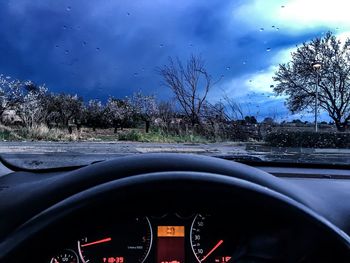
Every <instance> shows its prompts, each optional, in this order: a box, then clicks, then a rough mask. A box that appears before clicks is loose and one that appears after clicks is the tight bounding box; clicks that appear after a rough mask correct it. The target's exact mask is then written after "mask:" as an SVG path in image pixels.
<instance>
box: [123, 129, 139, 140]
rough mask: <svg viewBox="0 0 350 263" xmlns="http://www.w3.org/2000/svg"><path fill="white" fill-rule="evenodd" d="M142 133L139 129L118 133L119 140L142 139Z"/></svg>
mask: <svg viewBox="0 0 350 263" xmlns="http://www.w3.org/2000/svg"><path fill="white" fill-rule="evenodd" d="M141 139H142V134H141V133H140V132H139V131H135V130H131V131H126V132H121V133H119V134H118V140H119V141H136V142H137V141H141Z"/></svg>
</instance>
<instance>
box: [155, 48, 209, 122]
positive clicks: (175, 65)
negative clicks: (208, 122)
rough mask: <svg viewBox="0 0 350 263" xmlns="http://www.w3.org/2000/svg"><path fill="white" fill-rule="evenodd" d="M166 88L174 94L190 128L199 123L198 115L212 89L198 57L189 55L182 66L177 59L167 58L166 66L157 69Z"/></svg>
mask: <svg viewBox="0 0 350 263" xmlns="http://www.w3.org/2000/svg"><path fill="white" fill-rule="evenodd" d="M158 73H159V74H160V76H161V77H162V78H163V81H164V83H165V85H166V86H168V87H169V88H170V89H171V90H172V91H173V93H174V95H175V97H176V99H177V101H178V103H179V104H180V106H181V108H182V110H183V111H184V113H185V115H186V117H187V118H188V119H189V121H190V122H191V124H192V126H194V125H195V124H199V123H200V121H201V120H200V114H201V110H202V107H203V104H204V103H205V101H206V98H207V95H208V92H209V90H210V88H211V87H212V85H213V83H212V78H211V76H210V75H209V73H208V71H207V70H206V68H205V64H204V61H203V60H202V58H201V57H200V56H195V55H191V57H190V58H189V59H188V61H187V63H186V65H185V66H184V65H183V64H182V62H181V61H180V60H179V58H176V59H175V60H174V59H173V58H171V57H170V58H169V60H168V64H167V65H164V66H163V67H161V68H159V69H158Z"/></svg>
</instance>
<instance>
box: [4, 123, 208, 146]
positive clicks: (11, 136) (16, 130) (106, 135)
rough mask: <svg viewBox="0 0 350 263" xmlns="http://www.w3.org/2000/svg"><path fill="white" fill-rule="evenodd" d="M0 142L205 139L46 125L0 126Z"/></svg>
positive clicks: (180, 140) (187, 141) (191, 136)
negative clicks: (71, 131) (70, 132)
mask: <svg viewBox="0 0 350 263" xmlns="http://www.w3.org/2000/svg"><path fill="white" fill-rule="evenodd" d="M0 140H1V141H23V140H32V141H133V142H156V143H207V142H209V141H208V140H207V139H206V138H204V137H201V136H197V135H192V134H187V135H171V134H167V133H166V132H164V131H161V130H152V131H150V132H149V133H145V132H144V131H143V130H142V129H125V130H123V131H118V132H117V133H114V130H113V129H96V131H93V130H92V129H91V128H82V129H81V131H76V130H75V131H73V133H72V134H69V133H68V131H67V130H66V129H60V128H51V129H50V128H48V127H47V126H46V125H43V124H41V125H36V126H33V127H7V126H3V125H0Z"/></svg>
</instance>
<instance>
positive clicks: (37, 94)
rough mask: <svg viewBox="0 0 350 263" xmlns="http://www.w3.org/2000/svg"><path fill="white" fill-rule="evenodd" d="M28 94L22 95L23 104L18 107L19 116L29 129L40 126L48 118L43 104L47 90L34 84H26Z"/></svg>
mask: <svg viewBox="0 0 350 263" xmlns="http://www.w3.org/2000/svg"><path fill="white" fill-rule="evenodd" d="M25 89H26V93H23V94H22V98H21V103H19V104H18V106H17V114H18V115H19V116H20V118H21V119H22V121H23V123H24V124H25V125H26V126H27V127H32V126H33V125H38V124H40V123H41V122H42V121H43V120H44V119H45V116H46V109H45V107H44V104H43V100H44V99H45V96H46V93H47V88H46V87H45V86H36V85H35V84H34V83H32V82H29V81H28V82H26V83H25Z"/></svg>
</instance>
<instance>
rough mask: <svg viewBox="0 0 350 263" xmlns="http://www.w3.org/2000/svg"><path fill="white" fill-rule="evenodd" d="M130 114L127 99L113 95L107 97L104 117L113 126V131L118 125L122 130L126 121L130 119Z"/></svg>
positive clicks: (130, 107) (115, 130)
mask: <svg viewBox="0 0 350 263" xmlns="http://www.w3.org/2000/svg"><path fill="white" fill-rule="evenodd" d="M132 114H133V110H132V106H131V105H130V103H129V101H128V100H126V99H117V98H113V97H110V98H109V99H108V102H107V106H106V117H107V120H108V122H109V123H110V124H112V126H113V127H114V133H116V132H117V130H118V127H120V129H121V130H123V128H124V127H125V125H126V123H127V122H128V121H130V118H131V117H132Z"/></svg>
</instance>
